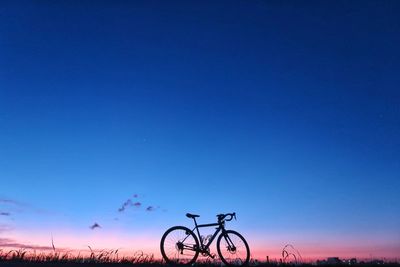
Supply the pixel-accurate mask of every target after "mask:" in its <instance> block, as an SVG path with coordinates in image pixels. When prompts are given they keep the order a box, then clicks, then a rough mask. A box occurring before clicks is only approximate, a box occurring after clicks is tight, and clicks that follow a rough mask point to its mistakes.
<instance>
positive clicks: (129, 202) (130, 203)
mask: <svg viewBox="0 0 400 267" xmlns="http://www.w3.org/2000/svg"><path fill="white" fill-rule="evenodd" d="M138 197H139V196H138V194H134V195H133V198H138ZM140 206H142V203H140V202H138V201H136V202H133V201H132V199H130V198H129V199H128V200H127V201H125V202H124V203H123V204H122V205H121V207H120V208H119V209H118V211H119V212H123V211H125V210H126V209H127V208H128V207H136V208H139V207H140Z"/></svg>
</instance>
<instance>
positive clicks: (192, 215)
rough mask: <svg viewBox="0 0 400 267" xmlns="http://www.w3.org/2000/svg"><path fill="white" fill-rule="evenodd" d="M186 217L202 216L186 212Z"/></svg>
mask: <svg viewBox="0 0 400 267" xmlns="http://www.w3.org/2000/svg"><path fill="white" fill-rule="evenodd" d="M186 217H188V218H192V219H194V218H196V217H200V215H196V214H190V213H186Z"/></svg>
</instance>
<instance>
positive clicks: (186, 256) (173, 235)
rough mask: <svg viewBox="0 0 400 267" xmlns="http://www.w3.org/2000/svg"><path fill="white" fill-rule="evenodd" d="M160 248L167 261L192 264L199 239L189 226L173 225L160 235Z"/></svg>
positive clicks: (195, 257)
mask: <svg viewBox="0 0 400 267" xmlns="http://www.w3.org/2000/svg"><path fill="white" fill-rule="evenodd" d="M160 249H161V255H162V256H163V258H164V260H165V261H166V262H167V263H173V264H192V263H194V262H195V261H196V259H197V257H198V256H199V241H198V239H197V237H196V235H195V234H194V233H193V232H192V231H191V230H190V229H189V228H186V227H184V226H174V227H172V228H170V229H168V230H167V231H166V232H165V233H164V235H163V236H162V238H161V243H160Z"/></svg>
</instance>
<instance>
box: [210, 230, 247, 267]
mask: <svg viewBox="0 0 400 267" xmlns="http://www.w3.org/2000/svg"><path fill="white" fill-rule="evenodd" d="M217 251H218V255H219V257H220V258H221V260H222V262H223V263H225V264H226V265H230V266H232V265H236V266H244V265H247V264H248V263H249V260H250V249H249V245H248V244H247V242H246V240H245V239H244V237H243V236H242V235H241V234H239V233H238V232H236V231H232V230H227V231H225V232H224V233H222V234H220V236H219V237H218V240H217Z"/></svg>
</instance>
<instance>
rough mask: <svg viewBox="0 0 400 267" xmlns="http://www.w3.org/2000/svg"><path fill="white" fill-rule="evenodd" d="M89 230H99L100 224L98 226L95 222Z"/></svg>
mask: <svg viewBox="0 0 400 267" xmlns="http://www.w3.org/2000/svg"><path fill="white" fill-rule="evenodd" d="M89 228H90V229H92V230H94V229H96V228H101V226H100V224H98V223H97V222H95V223H94V224H93V225H92V226H90V227H89Z"/></svg>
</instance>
